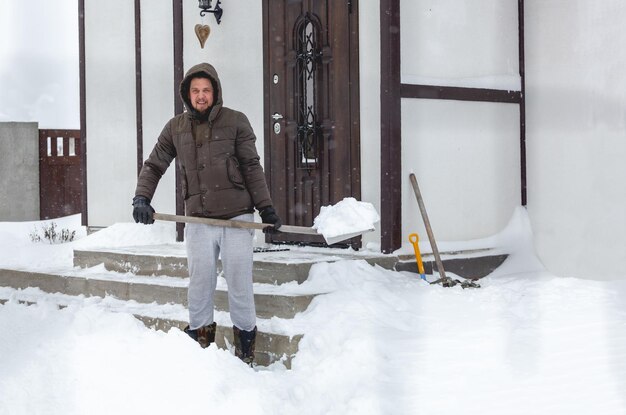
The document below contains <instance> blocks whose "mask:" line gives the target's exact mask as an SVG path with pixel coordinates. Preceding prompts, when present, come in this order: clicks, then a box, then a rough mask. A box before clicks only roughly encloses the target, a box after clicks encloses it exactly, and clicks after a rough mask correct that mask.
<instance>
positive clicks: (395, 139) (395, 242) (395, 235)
mask: <svg viewBox="0 0 626 415" xmlns="http://www.w3.org/2000/svg"><path fill="white" fill-rule="evenodd" d="M380 62H381V68H380V78H381V79H380V110H381V111H380V112H381V120H380V129H381V131H380V140H381V143H380V144H381V148H380V156H381V177H380V189H381V194H380V212H381V221H380V223H381V249H382V251H383V252H384V253H390V252H393V251H394V250H396V249H398V248H400V246H401V235H402V176H401V174H402V166H401V160H402V157H401V154H402V153H401V150H402V149H401V142H402V136H401V128H402V127H401V121H402V120H401V116H400V113H401V95H400V82H401V80H400V0H381V2H380Z"/></svg>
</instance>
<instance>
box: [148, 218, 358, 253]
mask: <svg viewBox="0 0 626 415" xmlns="http://www.w3.org/2000/svg"><path fill="white" fill-rule="evenodd" d="M152 216H153V218H154V219H155V220H164V221H170V222H179V223H183V222H185V223H204V224H205V225H213V226H223V227H225V228H244V229H260V230H263V229H265V228H270V227H272V226H273V225H271V224H269V223H259V222H246V221H242V220H232V219H213V218H201V217H197V216H180V215H169V214H166V213H154V214H153V215H152ZM277 232H284V233H297V234H300V235H322V236H323V237H324V240H325V241H326V243H327V244H328V245H333V244H336V243H337V242H341V241H345V240H346V239H350V238H353V237H355V236H359V235H362V234H364V233H365V232H369V230H364V231H361V232H350V233H344V234H341V235H333V236H326V235H324V234H320V233H318V232H317V231H316V230H315V229H313V228H308V227H306V226H294V225H282V226H281V227H280V229H278V231H277Z"/></svg>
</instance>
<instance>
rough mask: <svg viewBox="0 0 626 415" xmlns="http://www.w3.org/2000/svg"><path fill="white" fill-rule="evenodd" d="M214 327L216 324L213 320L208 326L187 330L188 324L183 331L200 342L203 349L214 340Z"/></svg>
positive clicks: (215, 327)
mask: <svg viewBox="0 0 626 415" xmlns="http://www.w3.org/2000/svg"><path fill="white" fill-rule="evenodd" d="M216 329H217V324H216V323H215V322H213V323H211V324H209V325H208V326H204V327H200V328H199V329H195V330H189V326H187V327H185V329H184V331H185V333H187V334H188V335H189V337H191V338H192V339H194V340H195V341H197V342H198V343H200V346H202V348H203V349H206V348H207V347H209V345H210V344H211V343H214V342H215V330H216Z"/></svg>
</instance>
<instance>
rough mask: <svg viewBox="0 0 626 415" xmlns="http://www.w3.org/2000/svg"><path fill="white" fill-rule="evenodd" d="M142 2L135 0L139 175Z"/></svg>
mask: <svg viewBox="0 0 626 415" xmlns="http://www.w3.org/2000/svg"><path fill="white" fill-rule="evenodd" d="M141 73H142V71H141V0H135V111H136V113H137V115H136V119H137V175H139V172H140V171H141V166H142V165H143V101H142V93H141V91H142V80H141Z"/></svg>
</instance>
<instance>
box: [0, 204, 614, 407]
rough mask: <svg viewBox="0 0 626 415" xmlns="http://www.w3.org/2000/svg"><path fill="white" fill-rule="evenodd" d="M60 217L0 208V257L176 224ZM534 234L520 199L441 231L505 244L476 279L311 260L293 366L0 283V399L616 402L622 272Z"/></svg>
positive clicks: (6, 262)
mask: <svg viewBox="0 0 626 415" xmlns="http://www.w3.org/2000/svg"><path fill="white" fill-rule="evenodd" d="M56 222H57V224H58V225H59V227H60V228H64V227H65V228H75V229H77V230H78V232H77V236H78V240H77V241H75V242H71V243H67V244H61V245H50V244H47V243H42V242H40V243H33V242H31V240H30V238H29V233H31V232H33V230H34V228H35V227H41V226H42V223H39V222H33V223H0V241H1V242H0V244H1V245H0V268H19V269H33V270H37V271H42V272H45V271H46V270H62V269H65V270H69V271H71V272H82V271H79V270H72V249H73V248H74V247H77V246H81V247H87V246H95V245H100V246H104V245H108V246H112V247H115V246H118V247H119V246H123V245H124V244H128V243H129V241H132V242H133V243H144V244H148V245H149V244H151V243H154V244H156V243H163V242H167V241H170V240H171V239H170V238H172V235H173V232H172V230H171V228H169V227H167V226H166V225H160V224H156V226H152V227H148V226H143V225H134V224H120V225H116V227H114V229H113V230H114V231H115V232H111V231H109V232H106V233H105V232H103V233H100V235H99V234H98V233H97V234H95V235H91V236H89V237H85V233H84V230H83V229H80V227H79V226H78V224H79V223H80V221H79V219H78V218H77V217H69V218H64V219H63V220H60V221H56ZM531 239H532V238H531V233H530V229H529V226H528V220H527V217H526V214H525V211H524V210H523V209H521V208H520V209H518V211H517V212H516V215H515V217H514V218H513V219H512V220H511V224H510V225H509V227H508V228H507V229H506V230H504V231H503V232H502V233H501V234H499V235H496V236H494V237H492V238H489V239H486V240H482V241H470V242H458V243H454V244H452V243H448V244H446V243H443V242H442V243H440V246H439V248H440V250H442V251H444V250H446V249H461V248H475V247H483V246H487V245H489V246H495V247H498V248H500V249H502V250H505V251H507V252H509V253H510V254H511V255H510V257H509V259H508V260H507V261H506V262H505V263H504V264H503V266H502V267H500V268H499V269H498V270H496V271H495V272H494V273H493V274H492V275H490V276H488V277H486V278H484V279H483V280H481V285H482V288H480V289H474V290H470V289H468V290H463V289H462V288H460V287H458V286H457V287H453V288H443V287H440V286H431V285H428V284H426V283H425V282H424V281H421V280H420V279H419V277H418V276H416V275H415V274H410V273H399V272H392V271H388V270H384V269H382V268H379V267H375V266H371V265H369V264H368V263H366V262H365V261H340V262H336V263H332V264H326V263H321V264H317V265H315V266H314V267H313V268H312V270H311V274H310V277H309V278H310V281H309V283H310V284H314V285H315V286H318V287H324V288H325V289H326V291H328V294H324V295H320V296H318V297H316V299H315V300H314V301H313V303H312V304H311V306H310V307H309V309H308V310H307V311H306V312H304V313H301V314H300V315H298V316H296V318H295V319H294V322H293V324H296V325H297V326H298V330H300V331H303V332H304V337H303V339H302V340H301V342H300V350H299V352H298V354H297V356H296V357H295V359H294V360H293V362H292V369H291V370H286V369H285V368H284V367H283V366H282V365H281V364H280V363H277V364H274V365H272V366H270V367H269V368H267V369H262V370H256V371H255V370H251V369H249V368H248V367H246V366H245V365H244V364H243V363H241V362H240V361H239V360H238V359H236V358H235V357H234V356H233V355H232V354H231V353H230V352H229V351H227V350H219V349H217V348H215V347H214V346H211V347H210V348H208V349H201V348H200V347H198V346H197V345H196V344H195V343H194V342H192V341H190V339H189V338H188V337H187V335H186V334H184V333H182V332H180V331H179V330H176V329H173V330H171V331H170V332H169V333H167V334H166V333H163V332H158V331H153V330H150V329H147V328H145V327H144V326H143V324H142V323H140V322H139V321H137V320H135V319H134V318H133V317H132V316H131V315H129V314H126V313H115V312H111V311H110V307H104V306H103V305H104V304H108V305H111V304H112V302H114V301H115V300H114V299H94V298H74V299H73V301H72V302H71V303H70V305H69V306H68V307H67V308H64V309H61V310H59V309H57V307H56V305H55V301H54V296H51V295H44V294H43V293H40V292H38V291H37V290H23V291H22V292H19V291H16V290H12V289H7V288H0V298H4V299H7V300H8V301H7V302H6V303H5V304H4V305H0V414H11V415H13V414H29V415H32V414H63V415H68V414H81V415H82V414H107V415H108V414H146V413H148V414H179V413H192V412H193V413H217V414H272V415H273V414H342V415H344V414H428V415H432V414H481V415H482V414H524V415H529V414H533V415H534V414H550V415H553V414H567V415H574V414H581V415H582V414H592V413H593V414H603V415H605V414H626V392H625V391H626V280H622V281H618V282H602V281H593V280H578V279H573V278H565V277H557V276H554V275H551V274H550V273H548V272H547V271H545V270H544V269H543V268H542V266H541V264H540V263H539V261H538V260H537V259H536V258H535V256H534V254H533V247H532V244H531ZM421 248H422V252H427V251H428V246H427V243H426V244H424V245H423V246H422V247H421ZM370 249H372V248H371V247H370ZM406 252H412V251H411V250H410V249H409V247H408V246H407V247H406ZM618 266H619V264H616V267H618ZM85 272H88V271H85ZM430 278H433V277H432V276H431V277H430ZM25 295H31V296H33V298H37V299H38V303H37V304H36V305H31V306H26V305H22V304H20V303H18V302H17V299H18V298H23V296H25ZM120 307H123V306H120ZM283 324H288V323H285V322H283Z"/></svg>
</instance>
